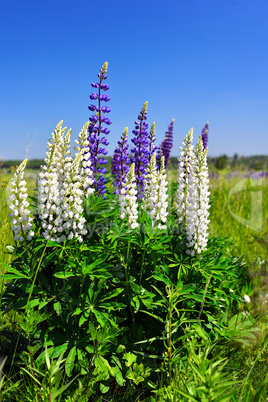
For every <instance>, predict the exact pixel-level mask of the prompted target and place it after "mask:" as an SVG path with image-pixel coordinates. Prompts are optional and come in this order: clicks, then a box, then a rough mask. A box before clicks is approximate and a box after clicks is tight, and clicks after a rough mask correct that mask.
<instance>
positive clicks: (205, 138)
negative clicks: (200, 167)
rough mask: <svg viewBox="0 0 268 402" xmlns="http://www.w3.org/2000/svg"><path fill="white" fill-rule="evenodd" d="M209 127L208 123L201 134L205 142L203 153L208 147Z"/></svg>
mask: <svg viewBox="0 0 268 402" xmlns="http://www.w3.org/2000/svg"><path fill="white" fill-rule="evenodd" d="M208 125H209V123H208V122H207V123H206V125H205V127H204V128H203V130H202V133H201V136H202V142H203V151H204V150H205V149H206V148H207V147H208Z"/></svg>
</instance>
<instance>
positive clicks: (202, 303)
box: [198, 274, 212, 321]
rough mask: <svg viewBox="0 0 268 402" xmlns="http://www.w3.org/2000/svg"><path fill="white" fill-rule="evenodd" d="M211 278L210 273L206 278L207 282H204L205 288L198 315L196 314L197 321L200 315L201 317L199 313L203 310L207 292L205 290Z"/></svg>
mask: <svg viewBox="0 0 268 402" xmlns="http://www.w3.org/2000/svg"><path fill="white" fill-rule="evenodd" d="M211 278H212V274H211V275H210V277H209V278H208V280H207V283H206V287H205V290H204V294H203V299H202V301H201V307H200V311H199V315H198V321H200V317H201V314H202V312H203V308H204V304H205V299H206V294H207V291H208V287H209V284H210V281H211Z"/></svg>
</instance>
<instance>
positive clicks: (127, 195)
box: [119, 163, 139, 229]
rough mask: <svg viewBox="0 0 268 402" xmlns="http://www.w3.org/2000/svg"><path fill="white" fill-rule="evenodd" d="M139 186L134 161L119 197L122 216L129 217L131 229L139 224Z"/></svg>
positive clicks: (122, 217)
mask: <svg viewBox="0 0 268 402" xmlns="http://www.w3.org/2000/svg"><path fill="white" fill-rule="evenodd" d="M136 194H137V188H136V180H135V164H134V163H132V165H131V167H130V170H129V172H128V174H127V176H126V180H125V185H124V187H123V188H122V189H121V194H120V197H119V202H120V218H121V219H124V218H127V222H128V224H129V226H130V227H131V229H135V228H137V227H138V226H139V224H138V222H137V220H138V203H137V196H136Z"/></svg>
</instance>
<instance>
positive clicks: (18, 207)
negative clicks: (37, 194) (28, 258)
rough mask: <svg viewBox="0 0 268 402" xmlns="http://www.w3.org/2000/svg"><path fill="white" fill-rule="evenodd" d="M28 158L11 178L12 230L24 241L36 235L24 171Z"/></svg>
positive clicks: (18, 238)
mask: <svg viewBox="0 0 268 402" xmlns="http://www.w3.org/2000/svg"><path fill="white" fill-rule="evenodd" d="M26 163H27V159H25V160H24V161H23V162H22V163H21V164H20V165H19V167H18V169H17V170H16V172H15V174H14V176H13V178H12V179H11V187H10V189H9V191H10V192H11V196H10V197H9V200H10V205H9V209H10V214H9V216H10V218H11V230H12V232H13V234H14V240H18V241H20V242H22V241H23V240H25V239H27V240H31V239H32V237H33V236H34V232H33V230H32V221H33V218H32V217H31V216H30V209H29V208H28V207H29V202H28V201H27V198H28V194H27V189H26V186H25V185H26V181H25V180H24V171H25V167H26Z"/></svg>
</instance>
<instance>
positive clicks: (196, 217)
mask: <svg viewBox="0 0 268 402" xmlns="http://www.w3.org/2000/svg"><path fill="white" fill-rule="evenodd" d="M192 140H193V130H192V129H191V130H190V131H189V133H188V134H187V136H186V138H185V140H184V141H183V147H181V148H180V150H181V154H180V157H179V159H178V161H179V166H178V189H177V214H178V221H179V222H183V223H185V231H186V237H187V247H188V250H187V251H186V252H187V253H188V254H191V256H194V255H196V254H200V253H201V251H202V250H205V249H206V246H207V237H208V224H209V220H208V216H209V212H208V209H209V207H210V206H209V198H208V197H209V180H208V168H207V151H208V149H207V148H206V149H205V151H203V143H202V137H201V136H200V137H199V139H198V142H197V146H196V151H195V152H194V147H193V145H192Z"/></svg>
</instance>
